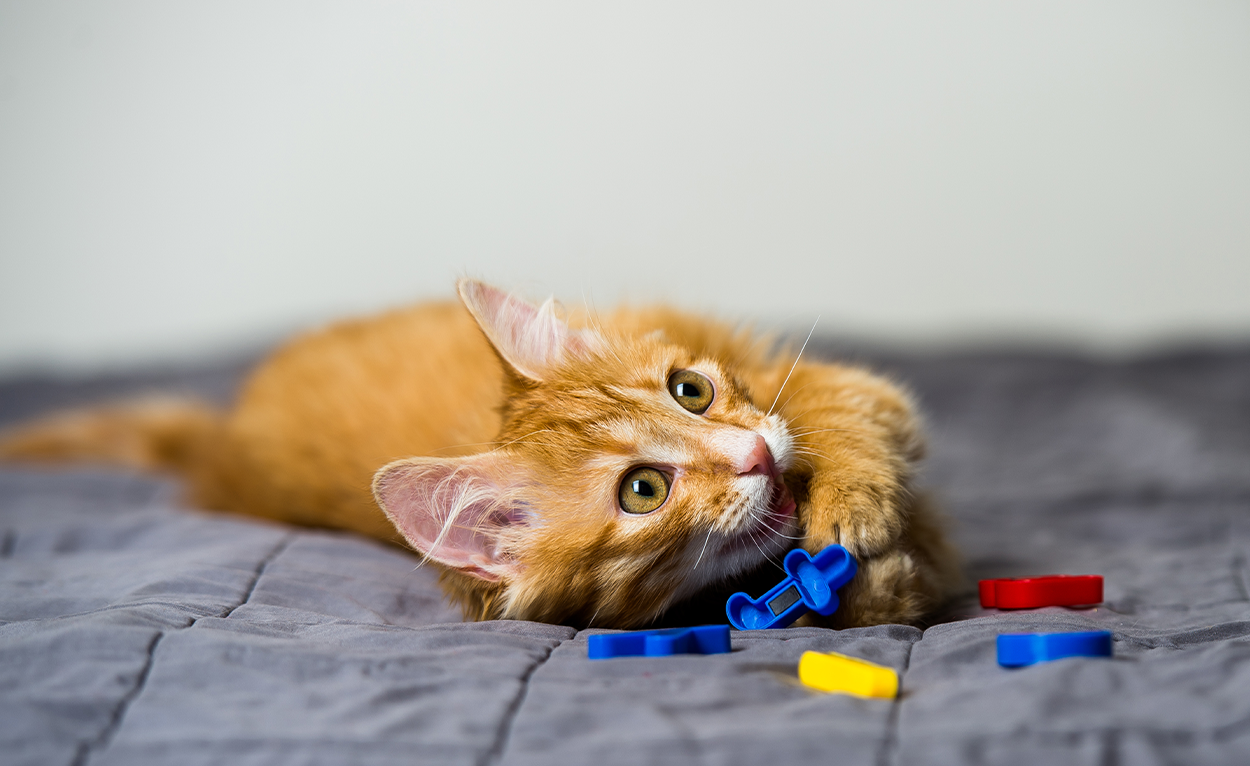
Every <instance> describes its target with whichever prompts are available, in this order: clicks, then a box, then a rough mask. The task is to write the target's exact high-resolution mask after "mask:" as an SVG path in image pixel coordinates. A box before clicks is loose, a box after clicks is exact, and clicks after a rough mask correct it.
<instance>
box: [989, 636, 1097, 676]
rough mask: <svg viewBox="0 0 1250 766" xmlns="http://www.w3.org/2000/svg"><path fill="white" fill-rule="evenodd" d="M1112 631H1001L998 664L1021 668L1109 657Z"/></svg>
mask: <svg viewBox="0 0 1250 766" xmlns="http://www.w3.org/2000/svg"><path fill="white" fill-rule="evenodd" d="M1110 656H1111V632H1110V631H1107V630H1085V631H1076V632H1072V633H1004V634H1002V635H1001V636H999V637H998V664H999V665H1002V666H1003V667H1005V668H1021V667H1024V666H1025V665H1035V664H1037V663H1039V662H1049V661H1051V660H1061V659H1063V658H1064V657H1110Z"/></svg>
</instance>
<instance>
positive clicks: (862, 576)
mask: <svg viewBox="0 0 1250 766" xmlns="http://www.w3.org/2000/svg"><path fill="white" fill-rule="evenodd" d="M917 575H918V572H917V567H916V562H915V561H914V560H913V559H912V557H911V556H910V555H908V554H906V553H903V552H902V551H897V550H896V551H891V552H889V553H886V554H884V555H881V556H878V557H876V558H873V559H869V560H867V561H864V562H861V563H860V567H859V572H858V573H857V574H856V576H855V579H854V580H852V581H851V583H850V585H848V586H847V588H846V589H845V590H843V591H842V605H841V607H840V608H839V609H838V611H837V612H835V613H834V614H833V622H834V623H835V624H836V626H837V627H855V626H863V625H884V624H887V623H900V624H904V625H907V624H912V623H914V622H916V620H918V619H920V618H921V617H922V616H923V615H924V613H925V610H926V609H927V608H929V606H931V605H930V604H929V600H928V598H926V596H925V595H924V594H923V593H922V592H921V589H920V587H919V586H920V582H919V579H918V577H917Z"/></svg>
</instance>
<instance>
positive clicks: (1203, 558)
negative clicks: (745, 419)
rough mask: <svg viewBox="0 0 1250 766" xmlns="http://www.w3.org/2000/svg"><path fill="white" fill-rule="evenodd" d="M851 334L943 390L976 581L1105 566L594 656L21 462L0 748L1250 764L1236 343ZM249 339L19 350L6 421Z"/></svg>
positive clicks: (268, 541) (294, 550)
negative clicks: (1099, 642) (1098, 652)
mask: <svg viewBox="0 0 1250 766" xmlns="http://www.w3.org/2000/svg"><path fill="white" fill-rule="evenodd" d="M836 350H837V349H835V348H834V347H833V346H832V345H828V347H827V348H826V349H825V351H826V353H827V354H832V353H834V352H835V351H836ZM857 356H858V357H859V358H861V359H863V360H865V361H867V362H869V363H871V364H873V365H874V366H876V367H878V368H879V369H884V370H886V371H888V372H891V373H893V374H895V375H896V376H898V377H899V378H901V379H903V380H905V381H908V382H909V383H910V384H911V385H912V386H913V388H914V389H915V390H916V392H917V393H918V395H919V397H920V399H921V400H922V402H923V404H924V407H925V409H926V410H927V412H928V413H929V416H930V432H931V434H932V437H933V438H932V451H931V454H932V456H931V458H930V460H929V464H928V469H927V470H928V473H927V478H926V483H927V484H928V485H929V486H931V487H933V488H934V489H935V491H936V492H937V493H938V494H939V496H940V497H942V499H943V502H944V504H945V506H946V508H947V509H948V512H949V514H950V516H951V518H952V523H953V525H954V529H955V534H956V538H957V540H958V542H959V544H960V545H961V547H962V549H963V551H964V553H965V555H966V558H967V568H968V571H969V577H970V580H973V579H975V578H978V577H990V576H997V577H1006V576H1020V575H1026V574H1046V573H1052V572H1067V573H1096V574H1102V575H1104V576H1105V577H1106V602H1105V604H1103V605H1102V606H1101V607H1098V608H1093V609H1081V610H1072V609H1063V608H1047V609H1039V610H1030V611H1023V612H997V611H994V610H982V609H980V608H979V606H977V605H976V602H975V599H974V597H973V594H972V591H971V589H970V590H969V592H968V594H967V596H966V597H965V598H964V599H963V600H962V601H961V602H960V603H958V604H956V605H955V606H954V607H953V608H952V609H951V610H950V612H949V613H948V614H946V615H945V616H944V618H943V619H942V620H941V621H939V622H937V623H936V624H934V625H932V626H931V627H929V628H928V629H926V630H923V631H922V630H918V629H916V628H911V627H903V626H897V625H893V626H881V627H875V628H865V629H855V630H844V631H840V632H837V631H830V630H823V629H814V628H802V629H790V630H780V631H760V632H742V633H738V632H735V633H734V634H733V639H732V642H733V650H734V651H733V652H732V653H730V654H727V655H717V656H708V657H696V656H686V657H673V658H628V659H617V660H606V661H590V660H588V659H587V657H586V644H587V633H586V632H580V633H579V632H577V631H574V630H572V629H569V628H565V627H559V626H551V625H541V624H535V623H524V622H493V623H479V624H463V623H461V622H459V620H458V617H457V615H456V614H455V613H453V612H452V611H450V610H449V609H448V608H447V607H446V606H445V605H444V604H443V603H442V601H441V598H440V595H439V593H438V590H437V588H436V586H435V583H434V578H433V573H432V572H431V571H430V570H429V569H426V568H421V567H418V563H419V562H418V561H417V560H416V559H415V558H413V557H411V556H409V555H406V554H404V553H402V552H399V551H397V550H393V549H390V548H387V547H385V546H382V545H379V544H376V543H373V542H371V541H367V540H362V539H359V538H355V537H352V536H349V535H343V534H333V533H326V532H319V531H310V530H304V529H295V528H288V527H281V526H276V525H272V524H267V523H263V522H258V521H253V520H248V519H240V518H233V517H228V516H222V515H215V514H211V513H206V512H202V511H199V510H195V509H192V508H186V507H183V506H182V505H180V504H179V502H178V500H177V497H178V495H177V491H176V490H177V488H176V486H175V485H173V484H172V483H170V482H167V481H162V480H155V479H151V478H146V477H140V476H134V475H128V474H124V473H118V472H104V471H83V470H69V471H53V470H34V469H21V468H14V467H12V466H9V467H4V468H2V469H0V534H2V537H0V763H4V764H100V765H101V766H102V765H103V764H148V763H152V764H156V763H177V764H180V766H193V765H194V764H200V763H206V764H207V763H230V764H232V765H234V766H243V765H244V764H252V763H255V764H287V763H290V764H317V763H326V764H343V763H351V764H401V763H402V764H411V763H438V764H528V763H534V764H538V763H542V764H550V763H562V764H563V763H567V764H597V765H599V766H608V765H609V764H667V763H682V764H685V763H707V764H777V765H780V764H792V763H793V764H800V763H802V764H806V763H846V764H860V763H862V764H895V763H899V764H903V763H906V764H911V763H926V764H928V763H939V764H944V763H952V764H980V763H1012V764H1013V765H1014V766H1023V765H1024V764H1034V763H1056V764H1060V763H1062V764H1116V763H1149V764H1154V763H1175V764H1190V765H1192V764H1204V763H1211V764H1226V763H1250V596H1248V591H1247V587H1248V585H1250V583H1248V582H1247V571H1246V557H1247V552H1248V546H1250V351H1247V350H1243V349H1224V350H1219V351H1210V352H1193V353H1185V354H1170V355H1165V356H1155V357H1151V358H1144V359H1138V360H1133V361H1126V362H1097V361H1090V360H1084V359H1080V358H1076V357H1072V356H1061V355H1010V354H988V353H983V354H975V355H974V354H968V355H952V354H947V355H940V356H939V355H934V356H928V357H926V356H918V355H917V356H910V357H901V356H893V357H891V356H885V355H876V356H870V355H864V354H859V355H857ZM244 367H245V365H233V366H231V365H227V366H220V367H215V368H211V369H210V368H206V369H202V370H188V371H181V372H172V373H151V374H143V375H128V376H123V375H119V376H109V377H104V378H96V379H91V380H85V379H84V380H57V379H50V378H36V377H27V378H21V379H11V380H9V381H7V382H0V425H3V424H5V423H11V422H14V421H16V420H19V419H21V418H24V417H29V416H30V415H33V414H36V413H38V412H41V411H44V410H49V409H53V408H56V407H60V406H64V405H67V404H78V403H82V402H86V401H93V400H97V399H101V398H108V397H112V396H117V395H124V394H126V393H129V392H134V391H136V390H139V389H144V388H159V389H161V390H166V391H168V390H171V389H173V390H184V391H192V392H197V393H201V394H204V395H207V396H210V397H215V398H219V399H225V398H228V397H229V396H230V392H231V390H232V389H233V386H234V385H235V383H236V381H237V379H238V377H239V375H240V374H241V371H242V370H243V369H244ZM1093 628H1099V629H1108V630H1111V631H1113V633H1114V649H1115V657H1114V659H1111V660H1105V659H1068V660H1061V661H1056V662H1052V663H1048V664H1044V665H1037V666H1033V667H1028V668H1022V669H1016V670H1005V669H1003V668H1000V667H999V666H998V665H997V664H996V662H995V636H996V635H997V634H999V633H1001V632H1008V631H1030V630H1034V629H1038V630H1059V629H1093ZM591 632H594V631H591ZM808 649H814V650H827V651H840V652H844V653H847V654H851V655H855V656H860V657H865V658H868V659H871V660H874V661H876V662H879V663H884V664H886V665H889V666H891V667H893V668H895V669H897V670H898V671H899V672H900V674H901V678H902V694H901V696H900V697H899V699H897V700H894V701H889V700H864V699H858V698H852V697H847V696H841V695H828V694H822V693H819V692H815V691H810V690H808V689H806V688H804V687H803V686H802V685H800V684H799V683H798V681H797V678H796V673H795V669H796V665H797V662H798V659H799V656H800V655H801V654H802V653H803V652H804V651H805V650H808Z"/></svg>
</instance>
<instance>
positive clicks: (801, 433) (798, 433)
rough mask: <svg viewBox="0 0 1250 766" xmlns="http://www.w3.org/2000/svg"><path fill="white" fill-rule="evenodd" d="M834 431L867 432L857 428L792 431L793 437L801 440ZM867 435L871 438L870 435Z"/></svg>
mask: <svg viewBox="0 0 1250 766" xmlns="http://www.w3.org/2000/svg"><path fill="white" fill-rule="evenodd" d="M834 431H840V432H844V433H848V434H868V432H867V431H863V430H861V429H858V428H812V429H809V430H806V431H794V435H795V436H798V437H800V438H802V437H804V436H812V435H814V434H824V433H830V432H834ZM869 435H870V436H871V434H869Z"/></svg>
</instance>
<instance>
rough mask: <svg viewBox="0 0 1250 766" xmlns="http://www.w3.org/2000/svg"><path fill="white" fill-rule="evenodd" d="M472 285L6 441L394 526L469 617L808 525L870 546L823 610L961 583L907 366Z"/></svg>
mask: <svg viewBox="0 0 1250 766" xmlns="http://www.w3.org/2000/svg"><path fill="white" fill-rule="evenodd" d="M459 292H460V298H461V300H462V302H463V306H461V305H458V304H454V303H437V304H428V305H422V306H417V307H416V308H412V309H409V310H404V311H397V312H393V313H389V314H385V315H383V316H380V317H376V318H372V319H366V320H361V321H354V322H347V323H343V324H339V325H336V326H333V327H331V328H329V329H327V330H324V331H321V332H318V333H314V334H311V335H308V336H306V337H303V338H300V339H298V340H296V341H294V342H293V343H291V344H290V345H288V346H287V347H286V348H284V349H282V350H280V351H278V352H277V353H276V354H274V355H273V357H272V358H270V359H269V360H268V361H267V362H265V363H264V364H263V365H262V366H261V367H260V368H259V369H258V370H257V371H256V372H255V373H254V374H253V375H252V377H251V379H250V380H249V381H248V383H247V384H246V386H245V387H244V389H243V391H242V393H241V396H240V398H239V401H238V403H237V405H236V406H235V407H234V408H233V410H231V411H230V412H228V413H217V412H214V411H212V410H210V409H208V408H206V407H203V406H199V405H194V404H190V403H176V402H174V403H151V402H150V403H147V404H142V405H135V406H130V407H121V408H114V409H106V410H98V411H94V412H89V413H80V414H71V415H65V416H61V417H59V418H52V419H49V420H45V421H43V422H40V423H36V424H34V425H32V426H28V427H27V428H26V429H23V430H21V431H18V432H17V433H15V434H13V435H12V436H11V437H10V438H9V439H8V440H6V441H5V442H3V444H2V445H0V454H3V455H5V456H8V457H10V458H12V457H18V458H45V459H55V460H64V459H67V458H78V459H104V460H107V461H111V462H114V463H121V464H125V465H131V466H137V467H141V468H164V469H173V470H175V471H177V472H179V473H181V474H182V475H184V476H185V477H186V478H187V480H188V483H189V487H190V490H191V493H192V497H193V499H194V501H195V502H196V503H198V504H200V505H202V506H204V507H209V508H220V509H227V510H233V511H238V512H242V513H248V514H253V515H257V516H266V517H269V518H273V519H280V520H283V521H290V522H295V523H298V524H307V525H315V526H327V527H338V528H342V529H349V530H355V531H357V532H361V533H364V534H366V535H371V536H373V537H377V538H380V539H383V540H391V541H396V531H398V534H399V536H402V538H403V540H405V541H407V543H408V544H409V545H411V546H412V547H413V548H415V549H416V550H417V551H419V552H420V553H422V554H423V555H424V556H425V557H426V558H427V559H428V560H430V561H433V562H435V563H436V564H437V565H438V566H439V567H441V569H442V571H443V575H442V583H443V585H444V588H445V590H446V592H447V593H448V595H449V596H450V597H451V598H453V599H454V600H456V601H457V602H459V603H460V604H461V605H462V606H463V608H464V611H465V615H466V616H467V617H469V618H472V619H493V618H514V619H526V620H540V621H546V622H556V623H567V624H573V625H589V624H593V625H595V626H598V627H618V628H632V627H637V626H643V625H646V624H648V623H651V622H653V621H654V620H656V619H657V618H658V617H660V616H661V615H663V614H664V613H665V611H666V610H669V609H670V608H671V607H673V605H674V604H678V603H679V602H681V601H682V600H683V599H690V597H693V596H695V595H696V594H698V593H700V592H701V591H704V590H705V589H707V588H709V587H712V586H717V585H721V586H722V587H723V586H724V584H725V583H726V582H727V581H728V582H729V583H730V585H732V582H733V579H734V578H740V577H741V576H743V575H745V574H746V573H748V572H750V571H751V570H754V569H757V568H759V567H760V565H761V564H763V563H764V562H765V561H766V560H767V559H773V560H777V559H778V558H779V557H780V555H781V554H783V553H784V552H785V551H787V550H789V549H790V548H793V547H795V546H798V545H801V546H802V547H803V548H805V549H807V550H808V551H810V552H815V551H819V550H820V549H822V548H824V547H825V546H827V545H829V544H830V543H840V544H842V545H844V546H846V547H847V548H848V549H849V550H850V551H851V553H852V554H853V555H854V556H856V558H857V559H858V560H859V574H858V576H857V577H856V578H855V579H854V580H853V581H852V583H851V584H850V585H849V586H847V588H846V589H845V590H844V591H843V606H842V608H841V609H840V610H839V611H838V612H837V613H836V614H835V615H834V616H833V617H832V618H819V620H817V624H832V625H839V626H849V625H867V624H875V623H883V622H915V621H916V620H918V619H920V618H921V617H922V615H923V614H924V613H925V612H926V610H928V609H931V608H932V607H933V606H934V605H936V604H937V603H938V602H939V601H940V600H941V599H942V598H943V597H944V595H945V594H946V593H947V592H948V590H949V588H950V587H951V585H952V584H953V583H954V582H955V581H956V580H957V578H958V575H957V571H956V566H955V563H954V556H953V554H952V552H951V550H950V549H949V548H948V547H947V545H946V543H945V541H944V538H943V535H942V532H941V529H940V528H939V526H938V524H937V522H936V520H935V518H934V515H933V512H932V510H931V509H930V508H929V506H928V505H927V504H926V503H925V501H924V499H923V498H922V497H920V496H917V495H914V494H913V493H912V491H911V488H910V480H911V475H912V465H913V462H914V461H915V460H917V459H918V458H919V457H920V455H921V452H922V443H921V438H920V434H919V432H918V428H917V423H916V418H915V415H914V414H913V412H912V407H911V404H910V402H909V401H908V398H907V396H906V395H905V394H903V393H902V392H901V391H899V389H897V388H896V387H894V386H893V385H891V384H890V383H888V382H887V381H885V380H883V379H881V378H879V377H876V376H874V375H871V374H869V373H867V372H864V371H862V370H858V369H853V368H847V367H840V366H834V365H828V364H816V363H810V362H805V361H799V362H798V363H797V364H794V365H793V367H792V365H791V362H792V360H791V359H790V358H789V357H787V358H785V359H782V358H779V357H777V356H775V355H772V354H770V353H766V352H764V351H763V350H761V344H759V343H757V342H752V341H751V339H750V338H747V337H745V336H743V335H741V334H735V333H733V332H732V331H731V330H729V329H728V328H726V327H725V326H723V325H721V324H718V323H715V322H711V321H708V320H705V319H701V318H698V317H693V316H689V315H686V314H682V313H679V312H676V311H672V310H668V309H652V310H646V311H636V310H622V311H619V312H617V313H615V314H613V315H612V316H610V317H607V318H604V319H603V320H602V321H597V322H596V321H583V322H577V321H572V320H567V321H566V320H565V319H562V318H561V317H560V316H559V315H558V313H557V311H556V309H555V306H554V305H553V303H552V302H551V301H547V302H546V303H545V304H543V305H542V306H539V307H536V306H533V305H531V304H529V303H527V302H525V301H523V300H521V299H520V298H517V297H515V296H513V295H510V294H507V293H505V292H502V291H500V290H497V289H495V288H492V287H489V286H487V285H484V284H481V283H479V282H474V281H468V280H465V281H461V282H460V284H459ZM466 309H467V310H466ZM778 577H780V574H778V572H777V571H776V569H772V570H770V571H769V572H768V573H767V574H766V579H768V578H771V579H772V580H776V579H777V578H778ZM765 587H766V586H765ZM760 592H762V589H761V590H760ZM687 603H689V601H688V602H687ZM720 604H721V605H722V606H723V601H721V602H720ZM670 616H671V614H670ZM677 620H678V621H679V622H680V615H677Z"/></svg>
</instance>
